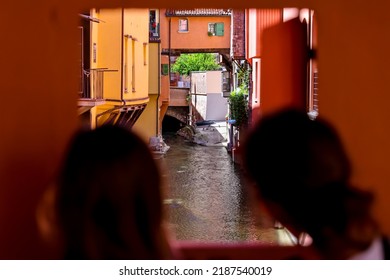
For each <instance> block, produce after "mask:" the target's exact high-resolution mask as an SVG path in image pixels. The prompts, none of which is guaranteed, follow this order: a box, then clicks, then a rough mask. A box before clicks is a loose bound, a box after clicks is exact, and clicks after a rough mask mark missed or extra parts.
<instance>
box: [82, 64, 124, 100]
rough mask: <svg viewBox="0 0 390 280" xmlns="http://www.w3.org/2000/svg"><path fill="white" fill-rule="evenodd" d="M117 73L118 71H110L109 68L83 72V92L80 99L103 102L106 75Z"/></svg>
mask: <svg viewBox="0 0 390 280" xmlns="http://www.w3.org/2000/svg"><path fill="white" fill-rule="evenodd" d="M117 71H118V70H109V69H108V68H96V69H89V70H83V76H82V80H81V89H82V91H81V92H79V97H80V98H83V99H95V100H103V99H104V95H103V91H104V73H105V72H117Z"/></svg>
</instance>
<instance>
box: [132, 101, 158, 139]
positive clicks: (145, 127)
mask: <svg viewBox="0 0 390 280" xmlns="http://www.w3.org/2000/svg"><path fill="white" fill-rule="evenodd" d="M156 110H157V95H156V94H151V95H149V102H148V105H146V108H145V110H144V111H143V112H142V114H141V116H140V117H139V119H138V120H137V122H136V123H135V124H134V126H133V128H132V129H133V130H134V131H136V132H137V133H138V134H139V135H140V136H141V137H142V139H143V140H144V141H145V142H147V143H149V138H150V137H153V136H157V133H156V125H157V123H158V120H157V118H156V113H157V112H156Z"/></svg>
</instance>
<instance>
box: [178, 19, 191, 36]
mask: <svg viewBox="0 0 390 280" xmlns="http://www.w3.org/2000/svg"><path fill="white" fill-rule="evenodd" d="M183 21H185V22H186V24H185V26H186V29H185V30H184V29H182V26H183V25H182V22H183ZM178 25H179V29H178V32H179V33H186V32H188V31H189V30H190V28H189V20H188V18H179V20H178Z"/></svg>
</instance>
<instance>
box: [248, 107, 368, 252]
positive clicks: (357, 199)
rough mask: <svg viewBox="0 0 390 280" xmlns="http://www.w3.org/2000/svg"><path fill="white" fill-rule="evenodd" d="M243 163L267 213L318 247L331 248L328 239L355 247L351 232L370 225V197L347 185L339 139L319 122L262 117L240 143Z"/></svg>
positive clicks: (288, 115) (296, 115) (295, 115)
mask: <svg viewBox="0 0 390 280" xmlns="http://www.w3.org/2000/svg"><path fill="white" fill-rule="evenodd" d="M244 162H245V167H246V170H247V172H248V173H249V175H250V177H251V178H252V179H253V180H254V181H255V183H256V186H257V190H258V193H259V195H260V197H261V201H262V202H263V203H264V204H265V206H266V208H268V210H269V211H270V213H271V214H272V215H273V216H274V217H275V218H276V219H277V220H279V221H280V222H282V223H283V224H285V225H286V226H287V227H288V228H289V229H290V230H291V231H293V232H294V233H299V232H307V233H309V234H310V235H311V236H312V238H313V242H314V243H315V245H317V246H319V247H323V246H328V245H329V244H328V240H327V237H326V236H329V235H338V236H345V239H348V242H349V241H351V242H355V243H359V242H360V241H361V240H359V238H355V237H354V231H355V229H356V228H360V229H362V228H368V227H367V225H368V224H370V225H371V224H372V220H371V218H370V213H369V212H370V211H369V207H370V205H371V202H372V196H371V195H370V194H368V193H366V192H363V191H361V190H358V189H356V188H353V187H351V186H350V184H349V180H350V176H351V164H350V161H349V159H348V157H347V155H346V152H345V150H344V148H343V145H342V143H341V141H340V138H339V136H338V134H337V133H336V131H335V130H334V129H333V127H332V126H331V125H330V124H329V123H327V122H325V121H324V120H321V119H320V118H317V119H316V120H314V121H313V120H310V119H309V117H308V116H307V114H306V113H305V112H300V111H295V110H285V111H280V112H278V113H275V114H273V115H268V116H265V117H263V118H262V119H261V120H260V121H259V122H258V123H257V125H256V126H255V127H254V129H253V130H252V131H251V132H250V133H249V136H248V138H247V141H246V142H245V144H244ZM370 228H371V227H370ZM361 243H362V247H364V246H366V245H367V242H361ZM363 243H364V245H363ZM325 244H326V245H325Z"/></svg>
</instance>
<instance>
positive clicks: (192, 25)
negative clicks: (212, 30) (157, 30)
mask: <svg viewBox="0 0 390 280" xmlns="http://www.w3.org/2000/svg"><path fill="white" fill-rule="evenodd" d="M180 18H181V17H170V18H167V17H165V11H162V14H161V17H160V21H161V22H164V24H161V43H162V48H169V23H168V22H169V19H171V48H172V49H202V48H203V49H204V48H206V49H212V48H230V32H231V31H230V29H231V28H230V17H183V18H187V19H188V28H189V31H188V32H178V29H179V19H180ZM217 22H223V23H224V36H208V35H207V30H208V23H217Z"/></svg>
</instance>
